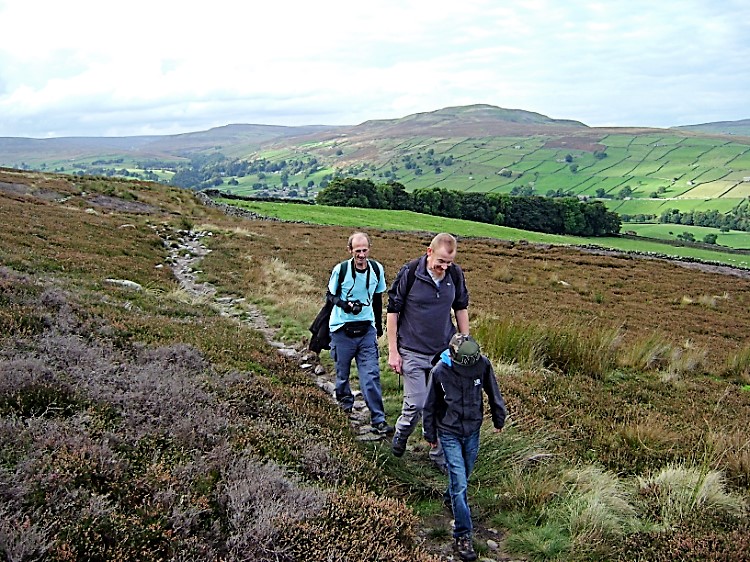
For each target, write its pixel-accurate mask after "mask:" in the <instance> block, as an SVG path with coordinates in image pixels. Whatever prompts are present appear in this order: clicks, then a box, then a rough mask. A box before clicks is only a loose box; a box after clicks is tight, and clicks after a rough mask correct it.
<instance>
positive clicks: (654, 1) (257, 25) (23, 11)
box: [0, 0, 750, 138]
mask: <svg viewBox="0 0 750 562" xmlns="http://www.w3.org/2000/svg"><path fill="white" fill-rule="evenodd" d="M476 103H484V104H491V105H496V106H499V107H505V108H515V109H525V110H529V111H535V112H538V113H543V114H544V115H548V116H549V117H553V118H557V119H576V120H579V121H582V122H584V123H586V124H587V125H591V126H605V125H612V126H653V127H669V126H673V125H686V124H696V123H705V122H711V121H732V120H737V119H747V118H750V2H748V1H747V0H705V1H704V0H660V1H659V0H648V1H642V0H622V1H620V0H608V1H601V2H591V1H583V0H487V1H485V0H452V1H450V2H448V1H443V0H424V1H423V0H380V1H376V2H357V1H352V0H320V1H317V2H311V1H307V0H270V1H263V2H241V1H238V0H211V1H204V2H196V1H194V0H180V1H173V0H127V1H126V2H102V1H101V0H0V136H14V137H39V138H41V137H56V136H126V135H141V134H174V133H183V132H190V131H200V130H205V129H208V128H211V127H216V126H221V125H227V124H230V123H256V124H270V125H311V124H323V125H355V124H358V123H361V122H363V121H366V120H368V119H385V118H398V117H404V116H406V115H410V114H413V113H420V112H426V111H434V110H436V109H440V108H443V107H448V106H456V105H469V104H476Z"/></svg>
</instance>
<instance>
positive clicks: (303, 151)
mask: <svg viewBox="0 0 750 562" xmlns="http://www.w3.org/2000/svg"><path fill="white" fill-rule="evenodd" d="M709 125H712V124H707V125H705V126H703V125H700V126H695V127H692V128H687V127H682V128H672V129H648V128H640V129H626V128H594V127H588V126H586V125H585V124H583V123H580V122H577V121H571V120H561V119H551V118H549V117H547V116H544V115H541V114H538V113H533V112H528V111H523V110H519V109H505V108H499V107H494V106H489V105H472V106H464V107H450V108H444V109H441V110H437V111H432V112H426V113H419V114H415V115H408V116H405V117H403V118H400V119H388V120H373V121H366V122H364V123H361V124H359V125H356V126H346V127H274V126H265V125H231V126H227V127H219V128H216V129H211V130H209V131H203V132H196V133H189V134H184V135H170V136H165V137H132V138H130V139H127V138H126V139H99V141H98V142H97V140H96V139H0V165H6V166H12V167H16V168H21V169H35V170H46V171H58V172H63V173H67V174H76V175H82V174H89V175H103V176H127V177H133V178H137V179H148V180H153V181H162V182H173V183H175V184H177V185H180V186H182V187H189V188H192V189H204V188H207V187H219V188H221V189H222V190H225V191H227V192H229V193H232V194H235V195H243V196H247V195H253V196H286V197H289V196H291V197H304V198H312V197H314V196H315V194H316V193H317V192H318V190H320V189H321V188H322V187H325V185H327V183H328V182H329V181H330V180H331V179H332V178H334V177H337V176H344V177H355V178H362V179H372V180H373V181H375V182H376V183H384V182H389V181H397V182H400V183H402V184H403V185H404V186H406V188H407V189H408V190H410V191H411V190H415V189H419V188H432V187H441V188H448V189H454V190H459V191H466V192H494V193H510V194H536V195H545V196H561V195H573V196H578V197H582V198H599V199H602V200H603V201H605V203H606V204H607V206H608V208H609V209H610V210H614V211H616V212H618V213H619V214H621V215H626V216H633V215H641V217H640V219H641V220H643V219H644V218H645V219H646V220H653V219H654V218H656V217H658V216H659V215H660V214H661V213H662V212H664V211H666V210H670V209H678V210H680V211H682V212H687V211H707V210H717V211H719V212H720V213H727V212H729V211H731V210H732V209H734V208H736V207H737V206H738V205H739V204H740V203H741V202H743V201H745V200H746V199H747V198H748V195H750V137H746V136H740V134H739V133H741V132H742V131H743V130H744V129H742V127H743V122H735V126H734V127H732V126H730V125H731V124H713V125H716V127H717V128H718V130H717V128H711V127H709ZM717 133H732V134H717Z"/></svg>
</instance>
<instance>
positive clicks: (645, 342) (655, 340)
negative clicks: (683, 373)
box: [620, 334, 672, 371]
mask: <svg viewBox="0 0 750 562" xmlns="http://www.w3.org/2000/svg"><path fill="white" fill-rule="evenodd" d="M671 350H672V345H671V344H670V343H669V342H667V341H666V340H665V339H664V338H663V337H661V336H659V335H657V334H651V335H649V336H647V337H641V338H638V339H637V340H636V341H635V342H633V343H632V344H630V345H629V346H628V347H626V348H624V349H623V350H622V352H621V354H620V363H621V364H622V365H623V366H625V367H629V368H631V369H634V370H636V371H652V370H656V369H661V368H663V367H665V366H666V365H668V363H669V354H670V352H671Z"/></svg>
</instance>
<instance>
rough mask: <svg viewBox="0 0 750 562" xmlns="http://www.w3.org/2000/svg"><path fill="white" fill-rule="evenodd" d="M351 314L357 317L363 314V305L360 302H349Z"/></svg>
mask: <svg viewBox="0 0 750 562" xmlns="http://www.w3.org/2000/svg"><path fill="white" fill-rule="evenodd" d="M349 305H350V307H349V312H351V313H352V314H354V315H355V316H356V315H357V314H359V313H360V312H362V303H361V302H360V301H349Z"/></svg>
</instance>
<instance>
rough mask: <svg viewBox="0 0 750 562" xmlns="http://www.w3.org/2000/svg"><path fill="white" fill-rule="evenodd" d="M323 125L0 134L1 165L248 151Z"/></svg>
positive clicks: (309, 132) (227, 126)
mask: <svg viewBox="0 0 750 562" xmlns="http://www.w3.org/2000/svg"><path fill="white" fill-rule="evenodd" d="M331 128H332V127H328V126H325V125H311V126H302V127H285V126H281V125H225V126H223V127H214V128H212V129H208V130H207V131H198V132H193V133H183V134H178V135H144V136H132V137H58V138H51V139H33V138H23V137H0V165H3V166H14V165H18V163H20V162H25V163H27V164H29V165H31V167H32V168H34V164H38V163H41V162H47V163H50V162H54V161H58V160H71V159H72V160H77V159H81V160H84V159H101V158H104V157H111V156H113V155H115V154H117V155H120V156H124V157H129V158H134V159H138V158H140V159H144V158H159V157H161V158H164V157H185V156H189V155H190V154H192V153H195V152H198V151H205V150H211V151H215V150H221V149H224V150H229V151H230V152H233V151H235V150H238V149H239V150H240V151H242V150H244V151H251V150H254V149H256V148H257V147H258V146H260V145H261V144H262V143H264V142H268V141H270V140H274V139H280V138H285V137H294V136H300V135H308V134H311V133H318V132H321V131H326V130H329V129H331Z"/></svg>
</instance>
